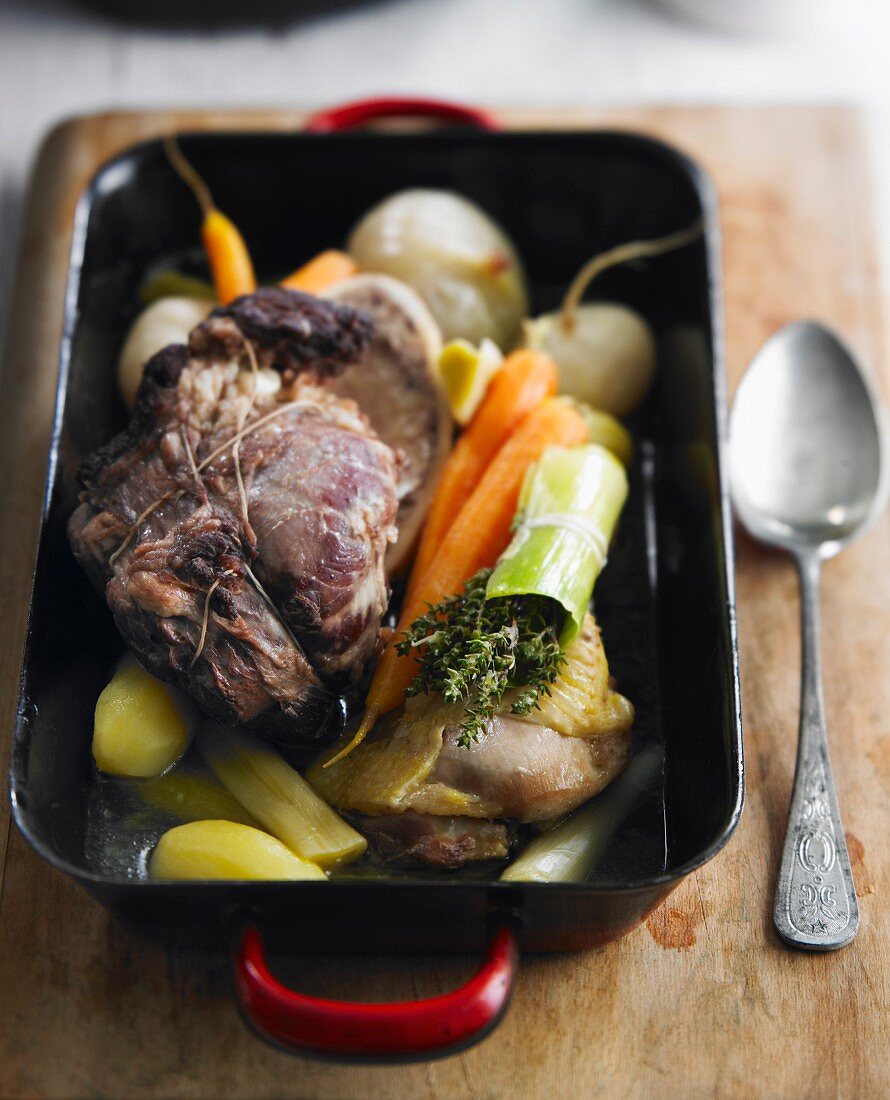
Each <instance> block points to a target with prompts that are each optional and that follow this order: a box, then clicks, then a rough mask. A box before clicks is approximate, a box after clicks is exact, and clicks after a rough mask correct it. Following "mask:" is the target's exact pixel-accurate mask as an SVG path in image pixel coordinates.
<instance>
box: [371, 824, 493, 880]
mask: <svg viewBox="0 0 890 1100" xmlns="http://www.w3.org/2000/svg"><path fill="white" fill-rule="evenodd" d="M353 821H354V822H355V826H356V828H357V829H358V830H359V831H360V832H361V833H362V834H363V835H364V836H366V837H367V838H368V841H369V842H370V844H371V845H372V847H373V849H374V852H375V853H376V855H377V856H378V857H379V858H380V859H383V860H385V861H386V862H387V863H398V864H400V865H404V866H421V865H426V866H430V865H432V866H435V867H443V868H449V869H450V868H454V867H462V866H463V865H464V864H465V863H470V862H478V861H479V860H483V859H506V857H507V856H508V855H509V852H510V834H509V831H508V827H507V825H506V823H505V822H503V821H482V820H480V819H478V818H473V817H434V816H432V815H431V814H415V813H412V812H411V811H410V810H409V811H408V812H406V813H403V814H386V815H384V816H383V817H365V816H362V815H356V816H354V817H353Z"/></svg>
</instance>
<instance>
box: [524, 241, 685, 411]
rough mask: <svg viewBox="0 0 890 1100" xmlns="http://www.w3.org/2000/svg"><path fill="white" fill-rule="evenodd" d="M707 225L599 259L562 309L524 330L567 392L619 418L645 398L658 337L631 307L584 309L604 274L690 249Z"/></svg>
mask: <svg viewBox="0 0 890 1100" xmlns="http://www.w3.org/2000/svg"><path fill="white" fill-rule="evenodd" d="M701 233H702V225H701V222H700V221H698V222H695V223H694V224H693V225H691V226H689V227H688V228H687V229H683V230H680V231H679V232H678V233H671V234H669V235H668V236H666V237H659V238H658V239H657V240H652V241H631V242H629V243H628V244H622V245H618V246H617V247H616V248H611V249H609V250H608V251H607V252H603V253H600V254H599V255H597V256H594V257H593V258H592V259H591V260H588V262H587V263H586V264H585V265H584V266H583V267H582V268H581V270H580V271H579V272H578V274H577V275H576V276H575V278H574V279H573V280H572V282H571V285H570V286H569V289H568V291H567V293H566V296H565V300H564V301H563V304H562V306H561V308H560V309H559V310H557V311H554V312H553V313H546V314H543V315H542V316H540V317H537V318H535V319H534V320H532V321H526V322H525V325H524V339H525V343H526V344H527V345H528V346H529V347H533V348H539V349H540V350H542V351H546V352H547V353H548V354H550V355H551V356H552V357H553V359H554V360H555V361H556V365H557V366H558V367H559V371H560V380H561V383H562V385H561V390H562V392H563V393H566V394H568V395H569V396H571V397H576V398H578V400H579V401H586V402H588V403H589V404H591V405H593V406H594V407H595V408H598V409H602V410H603V411H604V412H609V413H613V414H614V415H615V416H626V415H627V414H628V413H630V412H633V410H634V409H635V408H636V407H637V405H639V403H640V402H641V401H642V399H643V398H644V397H645V395H646V392H647V391H648V389H649V386H650V385H651V383H652V378H653V376H654V374H655V365H656V349H655V337H654V335H653V333H652V330H651V328H650V327H649V324H648V323H647V322H646V320H645V319H644V318H643V317H641V316H640V314H639V313H636V312H635V311H634V310H632V309H630V308H629V307H628V306H624V305H618V304H616V303H611V302H596V303H587V304H583V305H582V304H581V299H582V298H583V296H584V293H585V292H586V290H587V288H588V286H589V285H590V283H591V282H593V280H594V279H595V278H596V277H597V276H598V275H600V274H601V273H602V272H603V271H606V270H608V269H609V268H610V267H615V266H616V265H617V264H623V263H629V262H630V261H632V260H641V259H646V258H651V257H654V256H661V255H663V254H664V253H666V252H673V251H674V250H676V249H678V248H684V247H685V246H686V245H688V244H691V243H692V242H693V241H696V240H698V239H699V237H700V236H701Z"/></svg>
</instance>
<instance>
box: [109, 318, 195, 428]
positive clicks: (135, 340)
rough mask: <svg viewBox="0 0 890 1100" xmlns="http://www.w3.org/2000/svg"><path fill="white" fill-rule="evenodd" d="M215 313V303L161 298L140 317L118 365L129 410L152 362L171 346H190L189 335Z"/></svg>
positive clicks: (118, 373)
mask: <svg viewBox="0 0 890 1100" xmlns="http://www.w3.org/2000/svg"><path fill="white" fill-rule="evenodd" d="M211 309H213V302H208V301H205V300H203V299H200V298H159V299H158V300H157V301H156V302H152V303H151V305H150V306H146V307H145V309H144V310H143V311H142V312H141V313H140V314H139V316H138V317H137V318H136V320H135V321H134V322H133V324H132V325H131V326H130V331H129V332H128V333H127V338H126V340H124V346H123V347H122V348H121V353H120V357H119V358H118V362H117V384H118V388H119V389H120V392H121V397H123V399H124V401H125V402H126V404H127V408H132V406H133V402H134V401H135V400H136V391H137V390H138V389H139V383H140V382H141V381H142V368H143V367H144V366H145V364H146V363H147V362H148V360H149V359H151V357H152V356H153V355H155V354H156V353H157V352H159V351H160V350H161V349H162V348H165V347H167V345H168V344H186V343H188V338H189V333H190V332H191V331H192V329H193V328H194V327H195V326H196V325H199V324H200V323H201V322H202V321H203V320H204V319H205V317H206V316H207V314H208V313H209V312H210V311H211Z"/></svg>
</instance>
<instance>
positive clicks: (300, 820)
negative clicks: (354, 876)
mask: <svg viewBox="0 0 890 1100" xmlns="http://www.w3.org/2000/svg"><path fill="white" fill-rule="evenodd" d="M198 748H199V750H200V752H201V755H202V756H203V757H204V759H205V760H206V762H207V763H208V765H209V766H210V770H211V771H212V772H213V774H214V775H215V776H216V778H217V779H218V780H219V781H220V783H222V785H223V786H224V787H225V788H226V789H227V790H228V791H229V793H230V794H232V795H233V796H234V797H235V798H236V799H237V800H238V801H239V802H240V803H241V805H242V806H243V807H244V808H245V810H247V811H248V813H250V814H252V815H253V816H254V817H255V818H256V820H257V821H258V822H259V823H260V824H261V825H262V826H263V828H265V829H268V830H269V832H270V833H272V835H273V836H276V837H278V839H279V840H280V841H282V842H283V843H284V844H286V845H287V846H288V848H290V849H291V851H293V852H295V853H296V854H297V855H298V856H300V858H301V859H306V860H310V861H311V862H313V863H318V864H319V865H320V866H321V867H324V868H325V869H329V868H332V867H339V866H341V864H344V863H349V862H350V860H353V859H358V857H359V856H360V855H361V854H362V853H363V852H364V851H365V848H366V847H367V841H366V840H365V838H364V837H363V836H361V835H360V834H359V833H357V832H356V831H355V829H353V828H352V826H350V825H347V824H346V822H345V821H344V820H343V818H342V817H340V816H339V814H337V813H336V812H335V811H334V810H332V809H331V807H330V806H329V805H328V804H327V803H326V802H324V801H323V800H322V799H321V798H319V796H318V795H317V794H316V793H315V791H313V790H312V788H311V787H310V786H309V784H308V783H307V782H306V780H305V779H303V777H302V776H301V775H300V774H299V772H297V771H295V770H294V769H293V768H292V767H291V766H290V765H289V764H288V763H287V762H286V761H285V760H284V759H283V758H282V757H281V756H279V755H278V753H277V752H275V750H274V749H271V748H270V747H269V746H268V745H267V744H265V743H264V742H262V741H260V740H259V738H257V737H254V736H253V735H252V734H249V733H246V732H245V731H244V730H239V729H232V728H231V727H228V726H219V725H215V724H213V723H206V724H205V725H203V726H201V727H200V728H199V730H198Z"/></svg>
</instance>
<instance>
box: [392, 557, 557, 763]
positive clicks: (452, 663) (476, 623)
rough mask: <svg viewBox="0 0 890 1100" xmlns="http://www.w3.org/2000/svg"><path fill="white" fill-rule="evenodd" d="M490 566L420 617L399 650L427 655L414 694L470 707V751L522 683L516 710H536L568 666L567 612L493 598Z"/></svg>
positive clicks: (466, 742) (545, 601) (463, 729)
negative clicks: (563, 637)
mask: <svg viewBox="0 0 890 1100" xmlns="http://www.w3.org/2000/svg"><path fill="white" fill-rule="evenodd" d="M490 575H491V570H490V569H483V570H480V571H479V572H478V573H477V574H476V575H475V576H473V577H471V578H470V580H469V581H467V584H466V587H465V589H464V591H463V592H462V593H460V594H459V595H455V596H448V597H447V598H446V599H444V600H442V601H441V603H438V604H436V605H435V606H434V607H430V609H429V610H428V612H427V613H426V614H425V615H421V616H420V617H419V618H417V619H415V620H414V622H413V623H412V624H411V627H410V629H409V630H407V631H406V632H405V634H404V636H403V638H402V639H401V640H400V641H399V642H398V643H397V644H396V649H397V650H398V652H399V653H400V654H402V655H403V656H407V655H408V654H409V653H411V652H412V650H420V651H422V652H421V654H420V658H421V659H420V671H419V672H418V674H417V676H415V678H414V680H413V681H412V683H411V686H410V687H409V688H408V694H409V695H420V694H432V693H434V692H438V693H439V694H440V695H441V696H442V697H443V698H444V699H445V701H446V702H448V703H460V702H463V703H464V704H465V708H464V713H465V717H464V720H463V722H462V723H461V726H460V738H459V740H460V744H461V745H463V746H464V747H465V748H469V747H470V746H471V745H472V743H473V742H474V741H476V740H477V739H478V738H479V736H480V735H481V734H482V733H483V732H484V730H485V722H486V719H488V718H491V717H492V715H493V714H494V713H495V710H496V709H497V706H498V703H500V701H501V699H502V697H503V695H504V693H505V692H506V691H507V690H508V689H510V688H518V689H519V694H518V696H517V697H516V699H515V700H514V702H513V705H512V707H511V710H512V712H513V713H514V714H521V715H523V714H530V713H531V711H532V710H533V709H534V708H535V707H536V706H537V702H538V699H539V698H540V697H541V695H544V694H547V695H549V694H550V685H551V684H552V683H553V681H554V680H555V679H556V677H557V676H558V675H559V672H560V669H561V668H562V666H563V664H564V663H565V655H564V653H563V651H562V648H561V647H560V644H559V633H560V629H561V626H562V621H563V619H564V617H565V613H564V612H563V610H562V608H561V607H560V606H559V604H558V603H556V601H554V600H551V599H549V598H548V597H546V596H508V597H504V598H497V599H486V598H485V590H486V585H487V584H488V578H489V576H490Z"/></svg>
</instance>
